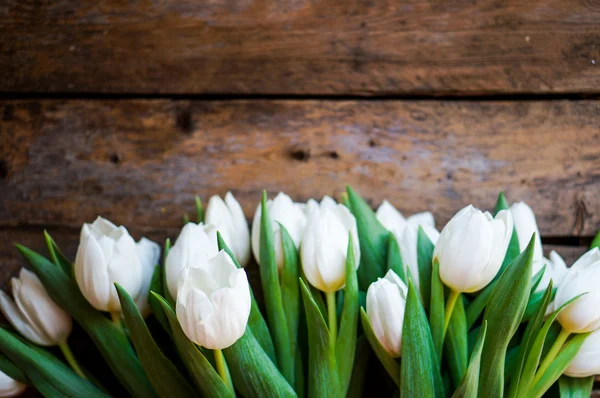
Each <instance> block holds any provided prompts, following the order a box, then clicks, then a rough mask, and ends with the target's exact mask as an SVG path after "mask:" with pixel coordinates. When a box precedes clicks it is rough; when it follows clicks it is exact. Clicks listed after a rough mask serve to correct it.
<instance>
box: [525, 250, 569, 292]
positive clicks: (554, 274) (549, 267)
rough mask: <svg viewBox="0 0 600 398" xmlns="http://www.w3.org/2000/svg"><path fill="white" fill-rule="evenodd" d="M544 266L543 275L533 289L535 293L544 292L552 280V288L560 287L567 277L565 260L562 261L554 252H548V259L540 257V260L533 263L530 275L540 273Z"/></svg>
mask: <svg viewBox="0 0 600 398" xmlns="http://www.w3.org/2000/svg"><path fill="white" fill-rule="evenodd" d="M544 266H546V269H545V271H544V275H543V276H542V280H541V281H540V283H539V285H538V287H537V288H536V289H535V291H536V292H541V291H544V290H546V288H547V287H548V284H550V280H552V286H553V287H558V286H560V284H561V283H562V281H563V280H564V279H565V276H566V275H567V264H566V263H565V260H563V258H562V257H561V256H560V254H558V253H557V252H555V251H554V250H552V251H551V252H550V258H549V259H547V258H544V257H542V259H541V260H538V261H534V262H533V264H532V275H535V274H537V273H538V272H540V271H541V270H542V268H543V267H544Z"/></svg>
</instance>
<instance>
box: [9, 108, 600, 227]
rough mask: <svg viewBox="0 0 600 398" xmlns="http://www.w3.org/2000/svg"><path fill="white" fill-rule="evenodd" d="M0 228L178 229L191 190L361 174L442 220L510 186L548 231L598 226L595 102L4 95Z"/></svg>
mask: <svg viewBox="0 0 600 398" xmlns="http://www.w3.org/2000/svg"><path fill="white" fill-rule="evenodd" d="M0 115H3V121H2V123H1V124H0V192H2V198H1V200H0V227H1V226H19V225H28V226H40V227H41V226H48V225H49V226H68V227H75V228H79V227H80V226H81V224H82V223H83V222H85V221H91V220H93V219H94V218H95V217H96V216H97V215H99V214H100V215H103V216H105V217H107V218H109V219H111V220H113V221H115V222H117V223H121V224H124V225H127V226H135V227H136V228H139V229H140V230H141V231H146V232H152V231H158V232H161V231H167V232H169V233H170V234H171V236H173V235H174V234H176V232H177V229H178V228H179V225H180V220H181V216H182V214H183V212H184V211H189V212H193V197H194V195H200V196H201V197H202V198H204V199H205V200H206V199H207V198H208V197H209V196H210V195H213V194H224V193H225V192H226V191H227V190H228V189H231V190H232V191H233V192H234V194H235V195H236V196H237V197H238V199H239V200H240V202H241V203H242V205H243V207H244V210H245V213H246V215H247V216H248V217H250V216H251V215H252V214H253V212H254V208H255V206H256V203H257V202H258V200H259V198H260V194H261V191H262V189H263V188H264V189H266V190H267V191H268V192H269V194H270V195H274V194H275V193H276V192H277V191H279V190H283V191H285V192H287V193H289V194H290V195H291V196H292V197H294V198H295V199H296V200H298V201H305V200H307V199H308V198H309V197H320V196H322V195H325V194H328V195H334V196H338V197H339V194H340V193H341V192H342V191H343V190H344V187H345V184H350V185H352V186H353V187H354V188H355V189H357V190H358V191H359V192H360V193H362V194H363V195H364V196H365V197H366V198H367V199H368V200H369V201H370V203H372V204H373V205H378V204H379V203H380V201H381V200H382V199H384V198H387V199H388V200H390V201H391V202H392V203H393V204H395V205H396V206H397V207H398V208H399V209H401V210H402V211H403V212H404V213H405V214H411V213H413V212H417V211H423V210H431V211H432V212H433V213H434V215H435V216H436V219H437V221H438V225H443V224H444V223H445V222H447V220H448V219H449V218H450V217H451V216H452V215H453V214H454V213H455V212H456V211H457V210H459V209H460V208H462V207H464V206H465V205H467V204H469V203H474V204H475V205H477V206H480V207H482V208H491V207H492V206H493V204H494V202H495V199H496V196H497V194H498V192H499V191H500V190H505V191H506V193H507V195H508V198H509V199H510V200H512V201H516V200H525V201H526V202H528V203H530V204H531V205H532V206H533V208H534V210H535V211H536V213H537V214H538V223H539V226H540V230H541V233H542V235H543V236H587V237H589V236H591V235H593V234H595V232H596V230H597V228H598V227H599V226H600V201H598V194H599V193H600V145H599V143H600V102H598V101H543V102H533V101H522V102H475V101H462V102H443V101H442V102H437V101H191V102H190V101H168V100H145V101H142V100H114V101H108V100H106V101H105V100H92V101H83V100H72V101H63V100H23V101H5V102H2V103H0Z"/></svg>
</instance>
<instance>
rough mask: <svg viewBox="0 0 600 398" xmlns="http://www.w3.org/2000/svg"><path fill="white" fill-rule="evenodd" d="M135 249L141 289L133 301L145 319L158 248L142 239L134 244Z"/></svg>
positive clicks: (157, 258)
mask: <svg viewBox="0 0 600 398" xmlns="http://www.w3.org/2000/svg"><path fill="white" fill-rule="evenodd" d="M136 249H137V252H138V256H139V259H140V263H141V264H142V288H141V290H140V294H139V296H138V298H137V299H136V300H135V304H136V305H137V307H138V309H139V310H140V312H141V313H142V316H143V317H144V318H145V317H147V316H148V315H150V306H149V305H148V294H149V293H150V284H151V283H152V275H153V274H154V269H155V268H156V266H157V265H158V260H159V258H160V246H159V245H158V244H156V243H155V242H152V241H151V240H150V239H146V238H142V239H140V241H139V242H137V243H136Z"/></svg>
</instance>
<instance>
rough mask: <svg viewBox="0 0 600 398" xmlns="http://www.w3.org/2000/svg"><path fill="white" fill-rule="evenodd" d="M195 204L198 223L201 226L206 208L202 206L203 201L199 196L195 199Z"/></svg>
mask: <svg viewBox="0 0 600 398" xmlns="http://www.w3.org/2000/svg"><path fill="white" fill-rule="evenodd" d="M194 202H195V203H196V223H198V224H200V223H201V222H202V223H203V222H204V206H202V200H200V197H199V196H196V197H195V198H194Z"/></svg>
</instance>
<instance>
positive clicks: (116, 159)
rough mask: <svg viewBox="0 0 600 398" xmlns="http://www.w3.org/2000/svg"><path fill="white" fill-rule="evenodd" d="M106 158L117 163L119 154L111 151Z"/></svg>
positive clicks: (119, 157) (119, 158)
mask: <svg viewBox="0 0 600 398" xmlns="http://www.w3.org/2000/svg"><path fill="white" fill-rule="evenodd" d="M108 160H110V162H111V163H113V164H119V163H120V162H121V156H120V155H119V154H118V153H116V152H113V153H111V154H110V156H109V157H108Z"/></svg>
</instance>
